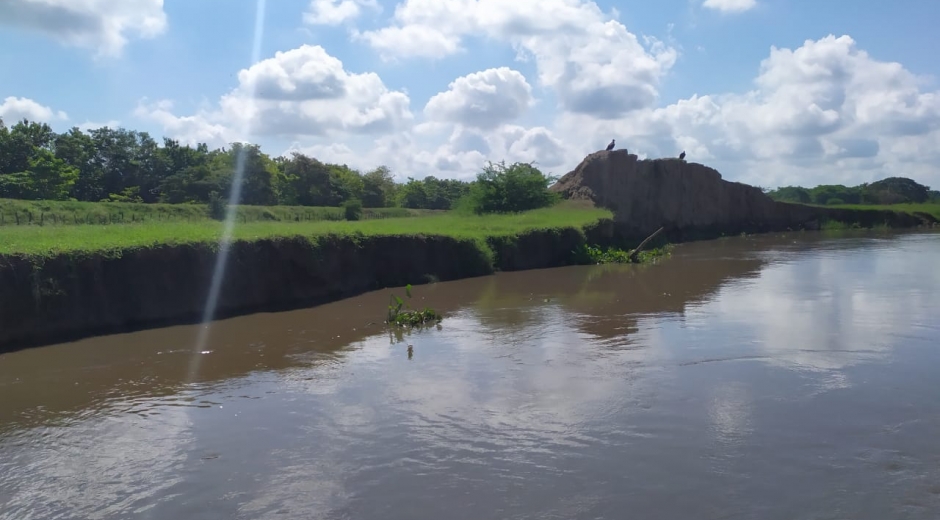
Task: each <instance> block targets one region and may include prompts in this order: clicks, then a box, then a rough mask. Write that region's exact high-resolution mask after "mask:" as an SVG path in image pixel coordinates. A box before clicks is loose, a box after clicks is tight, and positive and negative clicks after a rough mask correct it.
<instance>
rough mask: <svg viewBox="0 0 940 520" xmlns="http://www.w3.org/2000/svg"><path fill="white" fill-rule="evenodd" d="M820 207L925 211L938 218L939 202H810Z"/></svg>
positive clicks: (913, 212) (939, 213) (939, 217)
mask: <svg viewBox="0 0 940 520" xmlns="http://www.w3.org/2000/svg"><path fill="white" fill-rule="evenodd" d="M812 205H813V206H817V207H820V208H837V209H855V210H872V209H873V210H881V211H885V210H887V211H898V212H901V213H909V214H911V215H914V214H916V213H926V214H928V215H931V216H933V217H934V218H935V219H937V220H940V204H930V203H922V204H915V203H909V204H832V205H826V206H823V205H818V204H812Z"/></svg>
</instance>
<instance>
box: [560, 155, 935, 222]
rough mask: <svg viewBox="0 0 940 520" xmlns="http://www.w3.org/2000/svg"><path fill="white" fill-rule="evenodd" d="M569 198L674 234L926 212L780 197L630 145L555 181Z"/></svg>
mask: <svg viewBox="0 0 940 520" xmlns="http://www.w3.org/2000/svg"><path fill="white" fill-rule="evenodd" d="M550 189H551V190H552V191H555V192H558V193H560V194H561V195H562V196H563V197H565V198H569V199H585V200H591V201H592V202H594V204H595V205H597V206H600V207H605V208H608V209H610V210H611V211H613V212H614V220H615V222H616V223H617V225H618V227H619V228H620V229H621V232H623V233H624V234H626V235H630V236H645V235H647V234H649V233H652V232H653V231H655V230H656V229H658V228H659V227H660V226H664V227H666V229H667V230H668V232H669V233H670V234H671V235H672V236H673V237H674V238H681V236H682V235H694V234H700V233H705V234H722V233H724V234H732V233H740V232H742V231H747V232H761V231H778V230H785V229H818V228H819V225H820V222H822V221H826V220H839V221H843V222H853V223H854V222H857V223H859V224H860V225H862V226H872V225H877V224H881V223H887V224H888V225H891V226H896V227H910V226H916V225H919V224H922V223H924V221H923V218H921V217H915V216H913V215H908V214H905V213H898V212H894V211H881V210H845V209H833V208H817V207H813V206H804V205H800V204H787V203H782V202H776V201H774V200H772V199H771V198H770V197H768V196H767V195H765V194H764V193H763V192H762V191H761V190H760V188H757V187H754V186H749V185H747V184H742V183H740V182H729V181H726V180H724V179H722V177H721V174H720V173H719V172H718V171H717V170H715V169H714V168H710V167H708V166H705V165H703V164H698V163H693V162H686V161H683V160H680V159H644V160H639V159H638V158H637V156H636V155H633V154H630V153H628V152H627V151H626V150H614V151H610V152H607V151H600V152H595V153H592V154H590V155H588V156H587V157H585V158H584V160H583V161H581V164H579V165H578V166H577V167H576V168H575V169H574V170H573V171H571V172H569V173H568V174H566V175H565V176H563V177H562V178H560V179H559V180H558V182H557V183H555V185H553V186H552V187H551V188H550Z"/></svg>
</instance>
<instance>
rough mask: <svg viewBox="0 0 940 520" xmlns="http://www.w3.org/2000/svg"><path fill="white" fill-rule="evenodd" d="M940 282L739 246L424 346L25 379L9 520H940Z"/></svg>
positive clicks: (168, 362)
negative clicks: (134, 519) (633, 519)
mask: <svg viewBox="0 0 940 520" xmlns="http://www.w3.org/2000/svg"><path fill="white" fill-rule="evenodd" d="M938 260H940V234H938V233H903V234H890V235H889V234H876V233H867V234H866V233H859V234H854V235H850V236H845V237H838V238H834V237H833V236H831V235H828V234H823V233H796V234H789V235H773V236H771V235H767V236H755V237H745V238H741V237H736V238H731V239H723V240H717V241H709V242H699V243H691V244H684V245H682V246H679V247H678V248H677V249H676V251H675V252H674V254H673V256H672V258H670V259H668V260H666V261H664V262H661V263H659V264H656V265H646V266H592V267H566V268H560V269H548V270H539V271H527V272H515V273H501V274H498V275H495V276H490V277H483V278H476V279H470V280H462V281H457V282H448V283H439V284H432V285H424V286H417V287H415V288H414V299H413V300H414V301H413V302H412V303H413V304H414V305H425V304H426V305H430V306H432V307H434V308H436V309H437V310H438V311H441V312H442V313H444V315H445V319H444V321H443V323H442V324H441V326H440V327H439V328H432V329H430V330H425V331H421V332H416V333H414V334H411V335H405V336H403V337H402V338H400V339H399V338H395V337H390V336H389V334H387V333H386V332H384V329H383V328H382V325H381V321H382V319H383V318H384V314H385V308H386V305H387V303H388V298H389V293H390V292H396V293H397V294H399V295H401V296H404V291H403V290H394V291H392V290H384V291H378V292H376V293H370V294H366V295H363V296H360V297H356V298H352V299H348V300H345V301H341V302H337V303H334V304H329V305H323V306H320V307H317V308H313V309H305V310H299V311H292V312H283V313H272V314H257V315H253V316H247V317H239V318H233V319H228V320H223V321H219V322H216V323H214V324H213V326H212V330H211V334H210V339H209V343H208V345H206V346H205V347H204V348H202V349H199V350H198V351H194V350H193V347H192V345H193V343H194V341H195V338H196V337H197V333H198V326H178V327H169V328H164V329H157V330H149V331H142V332H136V333H132V334H121V335H113V336H107V337H99V338H92V339H88V340H83V341H77V342H74V343H69V344H62V345H54V346H49V347H44V348H36V349H30V350H26V351H21V352H16V353H10V354H4V355H0V518H2V519H4V520H6V519H9V520H28V519H54V518H63V519H64V518H69V519H71V518H88V519H99V518H100V519H118V518H140V519H179V520H183V519H242V518H244V519H248V518H251V519H254V518H264V519H267V518H270V519H293V518H298V519H299V518H304V519H382V520H391V519H445V518H446V519H474V520H478V519H484V518H493V519H530V518H531V519H551V518H559V519H575V518H577V519H595V518H643V519H683V520H684V519H693V518H694V519H715V520H717V519H762V520H769V519H781V520H783V519H787V520H792V519H856V520H858V519H878V520H883V519H887V518H892V519H899V518H904V519H936V518H940V268H938V267H940V261H938ZM408 345H412V347H413V349H412V355H411V356H409V354H408V349H407V346H408Z"/></svg>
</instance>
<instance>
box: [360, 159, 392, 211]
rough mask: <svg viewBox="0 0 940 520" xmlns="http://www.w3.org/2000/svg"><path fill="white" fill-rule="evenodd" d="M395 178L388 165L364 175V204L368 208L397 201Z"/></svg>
mask: <svg viewBox="0 0 940 520" xmlns="http://www.w3.org/2000/svg"><path fill="white" fill-rule="evenodd" d="M395 188H396V185H395V179H394V178H393V177H392V173H391V171H389V169H388V167H386V166H379V167H378V168H376V169H374V170H372V171H370V172H367V173H365V174H364V175H363V176H362V204H363V205H364V206H365V207H367V208H384V207H388V206H392V205H394V203H395Z"/></svg>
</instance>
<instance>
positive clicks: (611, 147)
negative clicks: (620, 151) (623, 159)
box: [607, 139, 614, 152]
mask: <svg viewBox="0 0 940 520" xmlns="http://www.w3.org/2000/svg"><path fill="white" fill-rule="evenodd" d="M613 149H614V140H613V139H611V140H610V144H609V145H607V151H608V152H609V151H611V150H613Z"/></svg>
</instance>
